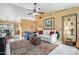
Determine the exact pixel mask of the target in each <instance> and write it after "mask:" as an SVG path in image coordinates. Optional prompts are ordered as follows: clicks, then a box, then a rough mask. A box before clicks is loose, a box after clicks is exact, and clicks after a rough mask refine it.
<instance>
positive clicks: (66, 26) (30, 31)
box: [0, 3, 79, 55]
mask: <svg viewBox="0 0 79 59" xmlns="http://www.w3.org/2000/svg"><path fill="white" fill-rule="evenodd" d="M49 6H51V7H49ZM3 7H4V8H3ZM53 7H54V8H53ZM0 10H1V11H0V12H1V16H0V33H1V39H2V40H3V39H4V38H2V37H3V36H2V33H3V32H7V34H8V35H7V37H6V48H5V51H6V52H2V54H4V53H5V54H6V55H63V54H64V55H78V54H79V50H78V48H79V40H78V39H79V37H78V35H79V33H78V31H79V27H78V26H79V20H78V16H79V15H78V14H79V4H78V3H73V4H72V3H65V4H64V3H2V4H0ZM5 10H6V11H5ZM9 34H10V35H9ZM4 40H5V39H4ZM46 45H47V46H46ZM25 46H27V47H25ZM2 47H3V46H2ZM65 49H66V51H65Z"/></svg>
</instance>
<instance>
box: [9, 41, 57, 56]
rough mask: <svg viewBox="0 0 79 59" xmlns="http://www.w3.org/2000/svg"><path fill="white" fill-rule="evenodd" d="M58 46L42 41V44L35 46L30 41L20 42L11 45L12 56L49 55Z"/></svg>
mask: <svg viewBox="0 0 79 59" xmlns="http://www.w3.org/2000/svg"><path fill="white" fill-rule="evenodd" d="M57 46H58V45H56V44H51V43H47V42H44V41H41V44H40V45H38V46H34V45H32V44H30V43H29V41H28V40H20V41H16V42H11V43H10V51H11V55H48V54H49V53H50V52H51V51H52V50H54V49H55V48H56V47H57Z"/></svg>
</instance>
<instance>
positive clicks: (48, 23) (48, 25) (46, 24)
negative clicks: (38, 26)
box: [44, 18, 55, 29]
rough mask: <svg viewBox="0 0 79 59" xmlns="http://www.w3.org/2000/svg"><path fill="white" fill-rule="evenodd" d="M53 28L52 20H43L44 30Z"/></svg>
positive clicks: (53, 20) (53, 21)
mask: <svg viewBox="0 0 79 59" xmlns="http://www.w3.org/2000/svg"><path fill="white" fill-rule="evenodd" d="M54 28H55V19H54V18H48V19H44V29H54Z"/></svg>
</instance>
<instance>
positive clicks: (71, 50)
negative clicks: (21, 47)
mask: <svg viewBox="0 0 79 59" xmlns="http://www.w3.org/2000/svg"><path fill="white" fill-rule="evenodd" d="M12 41H13V40H12ZM55 44H58V47H57V48H55V49H54V50H53V51H51V52H50V53H49V54H48V55H79V50H78V49H77V48H75V47H72V46H68V45H64V44H61V41H58V42H56V43H55ZM6 55H10V43H7V44H6Z"/></svg>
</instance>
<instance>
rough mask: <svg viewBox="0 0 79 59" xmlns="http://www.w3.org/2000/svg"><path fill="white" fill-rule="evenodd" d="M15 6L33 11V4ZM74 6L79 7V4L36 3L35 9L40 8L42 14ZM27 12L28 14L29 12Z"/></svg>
mask: <svg viewBox="0 0 79 59" xmlns="http://www.w3.org/2000/svg"><path fill="white" fill-rule="evenodd" d="M15 5H18V6H20V7H23V8H26V9H31V10H33V9H34V3H15ZM76 6H79V3H37V8H40V9H41V11H43V12H48V11H58V10H62V9H66V8H72V7H76ZM27 11H28V12H30V11H29V10H27Z"/></svg>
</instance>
